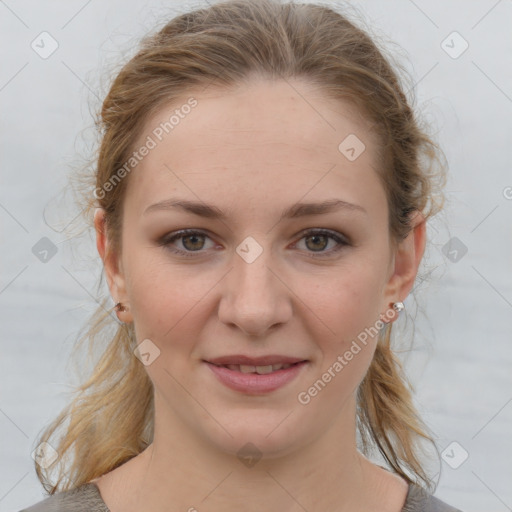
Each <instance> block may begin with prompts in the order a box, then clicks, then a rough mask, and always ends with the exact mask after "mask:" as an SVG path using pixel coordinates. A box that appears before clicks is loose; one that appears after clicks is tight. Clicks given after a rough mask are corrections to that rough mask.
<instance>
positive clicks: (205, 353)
mask: <svg viewBox="0 0 512 512" xmlns="http://www.w3.org/2000/svg"><path fill="white" fill-rule="evenodd" d="M191 95H192V96H194V97H195V98H196V99H197V101H198V105H197V106H196V107H195V108H194V109H193V110H192V111H191V113H190V114H188V115H187V116H186V117H185V118H184V119H183V120H181V121H180V123H179V125H177V126H176V127H175V128H174V130H173V131H172V132H170V133H169V134H168V135H167V136H166V137H165V138H164V139H163V141H162V142H160V143H159V144H158V145H157V147H156V148H154V149H152V150H151V151H150V153H149V154H148V155H147V156H146V157H145V158H144V159H143V160H142V162H140V163H139V164H138V166H137V167H136V170H134V171H133V172H132V173H131V174H130V176H129V182H128V188H127V194H126V197H125V209H124V217H123V231H122V244H123V250H122V251H121V253H120V254H118V253H116V252H115V251H114V250H113V249H111V247H110V245H109V240H108V239H107V237H106V235H105V231H104V224H103V222H104V212H103V210H101V209H98V210H97V212H96V215H95V228H96V234H97V248H98V251H99V254H100V256H101V257H102V259H103V262H104V266H105V273H106V277H107V281H108V285H109V288H110V292H111V294H112V297H113V298H114V300H115V301H116V302H117V301H120V302H122V303H123V305H125V306H126V307H127V311H125V312H122V313H118V315H119V318H120V320H122V321H123V322H127V323H129V322H134V326H135V332H136V335H137V342H138V343H140V342H141V341H142V340H145V339H150V340H151V341H152V343H154V344H155V345H156V346H157V347H158V349H159V350H160V355H159V357H157V358H156V359H155V360H154V361H153V362H152V363H151V364H150V365H148V366H145V369H146V371H147V372H148V375H149V377H150V378H151V380H152V382H153V384H154V387H155V408H156V409H155V410H156V412H155V436H154V441H153V443H152V444H151V445H150V446H149V447H148V448H147V449H146V450H145V451H144V452H142V453H141V454H140V455H138V456H137V457H135V458H133V459H131V460H130V461H129V462H127V463H126V464H124V465H122V466H120V467H119V468H117V469H115V470H113V471H111V472H110V473H107V474H106V475H104V476H102V477H101V478H98V479H96V480H95V482H96V483H97V484H98V487H99V489H100V492H101V494H102V497H103V500H104V501H105V503H106V504H107V505H108V506H109V508H110V510H111V512H121V511H123V512H127V511H136V510H137V511H138V512H140V511H152V512H159V511H164V510H165V511H169V510H176V511H177V510H190V509H191V508H192V507H194V508H195V509H197V510H199V511H221V510H222V511H235V510H245V511H261V510H272V511H289V512H292V511H293V512H295V511H303V510H304V509H306V510H308V512H317V511H320V510H322V511H323V510H338V511H348V510H350V511H352V512H355V511H363V510H364V511H366V512H368V511H372V510H375V511H377V510H379V511H381V512H382V511H390V512H398V511H400V510H401V509H402V507H403V504H404V501H405V498H406V493H407V484H406V482H405V480H403V479H402V478H401V477H399V476H397V475H394V474H392V473H391V472H388V471H386V470H384V469H382V468H380V467H379V466H376V465H374V464H372V463H371V462H370V461H368V460H367V459H366V458H365V457H363V456H362V455H361V454H360V453H359V452H358V451H357V449H356V427H355V418H356V415H355V404H356V402H355V392H356V389H357V386H358V385H359V383H360V382H361V380H362V379H363V377H364V375H365V373H366V371H367V369H368V367H369V365H370V362H371V359H372V356H373V353H374V350H375V345H376V342H377V338H376V337H374V338H369V341H368V343H367V345H366V346H362V350H361V351H360V352H359V353H358V354H357V355H356V356H354V358H353V359H352V360H351V361H350V362H349V363H348V364H347V365H346V366H345V367H344V368H343V370H342V371H341V372H339V373H337V374H336V377H335V378H333V379H332V380H331V382H329V383H328V384H327V385H326V387H325V388H324V389H323V390H322V391H321V392H320V393H318V395H317V396H315V397H314V398H312V399H311V401H310V402H309V403H308V404H307V405H303V404H301V403H299V402H298V399H297V396H298V394H299V393H300V392H301V391H304V390H307V389H308V388H309V387H310V386H311V385H312V384H313V383H314V382H315V381H316V380H317V379H319V378H320V377H321V376H322V374H323V373H324V372H325V371H326V370H327V369H328V368H329V367H332V365H333V363H334V362H335V361H336V359H337V357H338V356H339V355H342V354H344V353H345V352H346V351H347V350H348V349H349V347H350V344H351V342H352V341H353V340H354V339H356V337H357V335H358V334H359V333H360V332H361V331H363V330H364V328H365V327H370V326H373V325H375V323H376V321H377V320H379V319H380V318H384V317H383V315H384V314H386V313H387V312H389V310H390V307H391V305H392V303H393V302H395V301H398V300H404V299H405V297H406V296H407V295H408V293H409V292H410V290H411V288H412V286H413V284H414V280H415V277H416V274H417V270H418V266H419V264H420V261H421V258H422V256H423V252H424V247H425V219H424V218H423V217H422V215H421V214H419V213H418V212H417V214H416V215H415V216H414V217H413V219H412V223H413V229H412V230H411V232H410V234H409V236H408V237H407V238H406V239H405V240H404V241H403V242H402V243H401V244H399V245H398V246H397V247H396V248H394V247H393V246H392V244H391V239H390V235H389V230H388V208H387V202H386V195H385V191H384V189H383V187H382V185H381V183H380V180H379V178H378V175H377V171H376V169H377V162H378V158H377V153H376V148H377V145H376V144H377V139H375V138H374V135H373V133H372V132H371V124H370V123H368V122H367V121H366V120H365V119H364V117H363V116H362V115H361V114H360V113H359V112H358V111H357V110H356V109H355V108H354V107H352V106H351V105H350V104H348V103H345V102H340V101H337V102H334V101H333V100H331V99H329V98H328V97H327V96H325V95H324V94H323V93H322V92H319V91H318V90H317V89H315V88H314V87H313V86H311V85H309V84H307V83H306V82H303V81H299V80H293V81H291V80H290V81H283V80H278V81H273V82H271V81H267V80H264V79H254V80H252V81H251V82H249V83H247V84H245V85H243V86H239V87H237V88H236V89H234V90H231V91H226V90H221V89H214V88H213V87H210V88H209V89H208V90H207V91H206V92H202V91H198V92H197V94H191ZM188 97H189V96H187V98H188ZM187 98H184V99H183V102H182V103H178V102H175V103H173V104H172V105H169V106H166V107H165V108H163V109H161V110H160V111H159V112H158V113H157V114H156V115H154V116H153V117H152V118H151V119H149V120H148V122H147V123H146V125H145V129H144V132H143V134H142V135H141V137H140V142H143V141H144V140H145V139H146V137H147V135H148V134H151V131H152V130H153V129H154V128H155V127H156V126H158V124H159V123H160V122H162V121H165V120H166V119H169V116H170V115H171V113H172V112H173V111H174V109H176V108H177V107H179V105H182V104H184V103H185V102H186V99H187ZM351 133H353V134H356V135H357V136H358V138H359V139H360V140H362V141H363V142H364V144H365V146H366V149H365V151H364V152H363V153H362V154H361V155H360V156H359V157H358V158H357V159H356V160H354V161H349V160H348V159H347V158H346V157H345V156H344V155H343V154H342V153H341V152H340V151H339V150H338V145H339V144H340V142H341V141H342V140H343V139H344V138H345V137H346V136H347V135H349V134H351ZM137 147H139V146H137ZM171 197H173V198H181V199H187V200H192V201H204V202H205V203H209V204H213V205H215V206H217V207H218V208H219V209H221V210H222V211H224V212H226V214H227V215H228V217H227V219H226V220H224V221H220V220H214V219H207V218H202V217H199V216H196V215H194V214H191V213H187V212H182V211H180V210H177V209H176V210H167V211H158V212H152V213H148V214H147V215H143V212H144V210H145V209H146V208H147V207H148V206H149V205H151V204H154V203H156V202H158V201H161V200H164V199H168V198H171ZM332 198H338V199H343V200H345V201H348V202H350V203H353V204H356V205H359V206H361V207H363V208H364V209H365V210H366V213H362V212H356V211H348V210H339V211H336V212H332V213H327V214H323V215H319V216H309V217H303V218H297V219H284V220H279V216H280V213H281V211H282V210H283V209H285V208H286V207H288V206H291V205H294V204H295V203H297V202H317V201H318V202H319V201H322V200H326V199H332ZM184 228H194V229H198V230H201V231H203V232H205V234H206V236H205V237H201V236H199V238H197V239H190V238H189V239H186V238H181V239H177V240H175V241H174V242H172V243H171V244H170V245H169V246H167V247H164V246H160V245H158V240H159V239H160V238H162V237H163V236H164V235H166V234H168V233H175V232H176V231H178V230H181V229H184ZM307 228H317V229H321V228H324V229H329V230H332V231H335V232H337V233H339V234H340V235H342V236H343V235H344V236H345V237H348V239H349V240H350V244H349V245H346V246H341V248H340V250H339V251H337V252H335V251H334V249H335V248H336V247H337V246H338V244H337V243H336V241H335V240H333V239H331V238H323V237H320V238H319V239H315V238H314V237H312V236H311V235H310V236H305V235H304V234H302V233H303V231H304V230H305V229H307ZM248 236H251V237H253V238H254V239H255V240H256V241H257V243H258V244H259V245H260V246H261V248H262V250H263V252H262V253H261V254H260V255H259V256H258V257H257V258H256V259H255V261H253V262H252V263H248V262H247V261H246V260H244V259H243V258H241V257H240V256H239V255H238V254H237V252H236V248H237V246H239V244H241V242H242V241H243V240H244V239H245V238H246V237H248ZM171 247H174V248H177V249H181V250H182V251H187V250H188V252H189V253H192V257H190V258H187V257H184V256H179V255H177V254H174V253H172V252H171V250H170V248H171ZM194 249H196V252H194ZM315 254H324V255H325V256H324V257H314V255H315ZM387 318H388V319H391V321H393V320H395V319H396V316H394V317H392V316H388V317H387ZM229 354H247V355H252V356H260V355H266V354H282V355H288V356H294V357H300V358H302V359H307V360H308V364H307V365H306V367H304V368H303V369H302V372H301V373H300V374H299V375H298V376H297V378H295V379H294V380H293V381H292V382H290V383H288V384H287V385H285V386H284V387H282V388H280V389H278V390H276V391H273V392H271V393H267V394H264V395H252V396H251V395H248V394H245V393H241V392H237V391H233V390H231V389H229V388H227V387H225V386H224V385H223V384H222V383H220V382H218V381H217V379H216V378H215V375H213V373H212V372H211V370H210V368H209V367H207V365H206V364H205V363H204V362H203V360H204V359H209V358H213V357H219V356H224V355H229ZM248 442H251V443H253V444H254V445H255V446H256V447H257V448H258V449H259V451H260V452H261V453H262V454H263V456H262V458H261V459H260V460H259V461H258V462H257V463H256V464H255V465H254V466H253V467H246V466H245V465H244V464H242V463H241V462H240V460H239V459H238V457H237V452H238V450H240V448H241V447H243V446H244V445H245V444H246V443H248Z"/></svg>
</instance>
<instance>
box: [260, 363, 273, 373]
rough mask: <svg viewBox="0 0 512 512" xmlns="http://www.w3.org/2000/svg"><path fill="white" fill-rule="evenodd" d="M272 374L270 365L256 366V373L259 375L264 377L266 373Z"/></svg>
mask: <svg viewBox="0 0 512 512" xmlns="http://www.w3.org/2000/svg"><path fill="white" fill-rule="evenodd" d="M271 372H272V365H271V364H269V365H268V366H256V373H259V374H260V375H264V374H266V373H271Z"/></svg>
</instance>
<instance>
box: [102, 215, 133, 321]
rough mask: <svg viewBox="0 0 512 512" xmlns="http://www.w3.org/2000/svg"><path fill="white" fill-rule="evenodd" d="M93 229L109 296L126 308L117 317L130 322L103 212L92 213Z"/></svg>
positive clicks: (130, 317)
mask: <svg viewBox="0 0 512 512" xmlns="http://www.w3.org/2000/svg"><path fill="white" fill-rule="evenodd" d="M94 228H95V231H96V247H97V249H98V253H99V254H100V256H101V259H102V260H103V266H104V269H105V276H106V278H107V284H108V288H109V290H110V295H111V296H112V297H113V299H114V301H115V302H121V303H122V304H123V306H125V307H126V311H123V312H118V313H117V315H118V317H119V318H120V319H122V321H123V322H126V323H128V322H132V321H133V318H132V315H131V312H130V307H129V303H128V294H127V293H126V282H125V277H124V274H123V270H122V265H121V259H120V258H119V257H118V254H116V253H115V252H114V251H113V250H112V247H111V244H110V242H109V240H108V238H107V231H106V229H105V210H104V209H103V208H96V211H95V212H94Z"/></svg>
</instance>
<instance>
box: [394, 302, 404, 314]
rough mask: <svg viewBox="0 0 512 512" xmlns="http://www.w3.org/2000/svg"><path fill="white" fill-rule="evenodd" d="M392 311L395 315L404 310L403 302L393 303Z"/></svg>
mask: <svg viewBox="0 0 512 512" xmlns="http://www.w3.org/2000/svg"><path fill="white" fill-rule="evenodd" d="M393 309H394V310H395V311H396V312H397V313H400V311H402V310H404V309H405V306H404V303H403V302H393Z"/></svg>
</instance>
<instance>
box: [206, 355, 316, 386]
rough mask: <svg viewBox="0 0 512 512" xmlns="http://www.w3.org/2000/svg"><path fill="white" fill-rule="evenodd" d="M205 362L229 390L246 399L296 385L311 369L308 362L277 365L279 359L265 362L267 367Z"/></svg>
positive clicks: (218, 380) (297, 360) (228, 362)
mask: <svg viewBox="0 0 512 512" xmlns="http://www.w3.org/2000/svg"><path fill="white" fill-rule="evenodd" d="M233 359H234V358H231V360H230V361H226V360H225V359H224V360H221V361H216V362H213V361H203V362H204V363H205V364H206V366H208V368H210V370H211V372H212V373H213V374H214V376H215V377H216V379H217V382H220V383H222V384H223V385H224V386H227V387H228V388H230V389H232V390H234V391H237V392H240V393H244V394H247V395H262V394H265V393H269V392H271V391H276V390H277V389H279V388H282V387H284V386H285V385H286V384H288V383H290V382H291V381H293V380H294V379H295V378H297V376H298V375H299V374H300V373H301V372H302V371H303V369H304V368H305V367H306V366H307V365H308V361H307V360H304V359H297V358H295V359H294V360H291V359H290V358H288V360H285V361H281V362H279V361H277V360H276V358H273V361H272V360H270V359H272V358H268V357H267V358H266V360H265V361H264V363H265V364H261V359H260V360H259V361H256V360H253V361H255V362H257V363H259V364H245V363H247V362H248V361H247V358H246V359H245V360H244V361H243V363H244V364H242V363H241V362H240V361H238V363H236V362H234V361H233Z"/></svg>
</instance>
